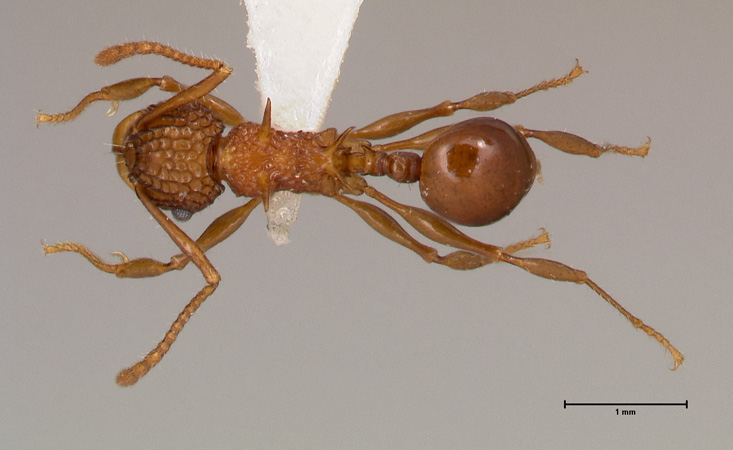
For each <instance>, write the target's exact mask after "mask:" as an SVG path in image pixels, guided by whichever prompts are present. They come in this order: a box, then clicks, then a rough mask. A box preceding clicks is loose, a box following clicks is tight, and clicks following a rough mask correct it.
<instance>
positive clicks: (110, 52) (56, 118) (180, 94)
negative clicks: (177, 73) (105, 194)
mask: <svg viewBox="0 0 733 450" xmlns="http://www.w3.org/2000/svg"><path fill="white" fill-rule="evenodd" d="M150 53H152V54H157V55H160V56H164V57H166V58H169V59H172V60H174V61H177V62H180V63H181V64H187V65H189V66H193V67H198V68H201V69H209V70H212V71H213V73H212V74H210V75H209V76H207V77H206V78H204V79H203V80H201V81H200V82H198V83H196V84H194V85H193V86H190V87H186V86H185V85H183V84H181V83H179V82H177V81H176V80H174V79H173V78H171V77H162V78H150V77H146V78H133V79H130V80H125V81H121V82H119V83H116V84H113V85H110V86H106V87H104V88H102V89H100V90H99V91H97V92H92V93H91V94H89V95H87V96H86V97H84V99H82V101H81V102H79V104H78V105H77V106H76V107H74V108H73V109H72V110H71V111H69V112H66V113H62V114H54V115H48V114H43V113H39V114H38V116H37V118H36V122H37V123H41V122H51V123H59V122H67V121H70V120H73V119H74V118H76V116H78V115H79V114H80V113H81V112H82V111H83V110H84V109H85V108H86V107H87V106H89V105H90V104H91V103H94V102H96V101H100V100H107V101H111V102H112V107H111V108H110V111H109V112H108V113H107V114H108V115H112V114H114V112H115V111H116V110H117V106H118V105H119V102H120V101H121V100H130V99H133V98H136V97H139V96H140V95H142V94H144V93H145V92H147V91H148V90H149V89H150V88H151V87H153V86H159V87H160V89H161V90H164V91H168V92H176V95H174V96H173V97H171V98H169V99H168V100H165V101H163V102H161V103H159V104H157V105H156V106H155V108H154V109H153V110H152V111H150V112H148V113H147V114H146V115H145V116H144V117H142V118H141V119H140V121H139V123H138V124H137V127H138V128H139V129H143V128H144V127H145V124H147V123H150V122H151V121H152V120H154V119H156V118H157V117H160V116H161V115H162V114H165V113H166V112H168V111H170V110H173V109H175V108H178V107H179V106H181V105H185V104H186V103H190V102H192V101H200V102H202V103H204V104H205V105H206V106H208V107H209V108H211V109H212V110H214V111H215V112H217V113H218V114H217V117H220V118H221V119H222V121H224V122H225V123H227V124H228V125H237V124H239V123H241V122H243V121H244V118H242V116H241V115H240V114H239V113H238V112H237V111H236V110H235V109H234V108H233V107H232V106H231V105H229V104H227V103H226V102H225V101H223V100H221V99H219V98H216V97H214V96H207V94H208V93H209V92H211V91H212V90H213V89H214V88H215V87H216V86H218V85H219V83H221V82H222V81H224V80H225V79H226V78H227V77H228V76H229V74H230V73H232V69H231V68H230V67H229V66H228V65H227V64H225V63H224V62H222V61H217V60H212V59H206V58H198V57H196V56H192V55H188V54H186V53H183V52H180V51H178V50H175V49H173V48H172V47H169V46H167V45H163V44H158V43H155V42H145V41H143V42H128V43H126V44H120V45H114V46H112V47H109V48H106V49H104V50H102V51H101V52H99V54H97V56H96V58H95V59H94V61H95V62H96V63H97V64H99V65H101V66H108V65H111V64H115V63H117V62H119V61H120V60H121V59H123V58H128V57H130V56H133V55H139V54H150Z"/></svg>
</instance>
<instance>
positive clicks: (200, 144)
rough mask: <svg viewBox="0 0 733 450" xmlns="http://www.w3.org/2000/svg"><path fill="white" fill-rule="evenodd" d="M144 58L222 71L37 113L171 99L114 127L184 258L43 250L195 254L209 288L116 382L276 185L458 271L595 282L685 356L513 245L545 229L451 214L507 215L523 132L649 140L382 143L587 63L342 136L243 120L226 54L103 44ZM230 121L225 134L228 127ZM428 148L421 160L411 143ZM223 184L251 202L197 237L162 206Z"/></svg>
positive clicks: (526, 176) (133, 264)
mask: <svg viewBox="0 0 733 450" xmlns="http://www.w3.org/2000/svg"><path fill="white" fill-rule="evenodd" d="M138 54H157V55H160V56H164V57H166V58H170V59H172V60H174V61H177V62H179V63H182V64H187V65H189V66H193V67H198V68H201V69H207V70H211V71H212V73H211V74H210V75H209V76H207V77H206V78H204V79H203V80H201V81H200V82H198V83H196V84H194V85H192V86H190V87H188V86H185V85H183V84H181V83H179V82H178V81H176V80H174V79H173V78H171V77H169V76H163V77H161V78H151V77H145V78H133V79H129V80H125V81H122V82H119V83H117V84H113V85H110V86H106V87H104V88H102V89H101V90H99V91H97V92H93V93H91V94H89V95H87V96H86V97H84V99H83V100H82V101H81V102H79V104H78V105H77V106H76V107H75V108H74V109H72V110H70V111H69V112H66V113H62V114H54V115H47V114H43V113H39V114H38V117H37V122H38V123H41V122H51V123H59V122H67V121H70V120H73V119H74V118H75V117H76V116H77V115H79V114H80V113H81V112H82V111H83V110H84V109H85V108H86V107H87V106H88V105H90V104H91V103H93V102H96V101H111V102H112V107H111V109H110V112H109V114H113V113H114V112H115V111H116V110H117V107H118V105H119V102H120V101H122V100H131V99H134V98H136V97H138V96H140V95H142V94H143V93H145V92H146V91H147V90H149V89H150V88H152V87H153V86H157V87H158V88H159V89H161V90H163V91H167V92H172V93H174V95H173V96H172V97H170V98H169V99H167V100H165V101H162V102H160V103H158V104H155V105H152V106H150V107H148V108H146V109H142V110H140V111H137V112H135V113H133V114H131V115H129V116H127V117H126V118H125V119H123V120H122V122H120V123H119V125H117V127H116V128H115V131H114V135H113V147H112V149H113V151H114V153H115V154H116V157H117V169H118V171H119V174H120V176H121V177H122V179H123V180H124V181H125V183H127V185H128V186H130V187H131V188H132V189H133V190H134V191H135V194H137V197H138V198H139V199H140V201H141V202H142V204H143V205H144V206H145V208H146V209H147V210H148V212H149V213H150V214H151V215H152V216H153V217H154V218H155V220H156V221H157V222H158V223H159V224H160V226H161V227H162V228H163V229H164V230H165V231H166V232H167V233H168V235H169V236H170V237H171V239H173V242H175V243H176V245H177V246H178V247H179V248H180V249H181V251H182V252H183V253H181V254H178V255H175V256H173V257H172V258H171V260H170V261H169V262H167V263H163V262H159V261H156V260H153V259H149V258H138V259H132V260H131V259H129V258H128V257H127V256H125V255H124V254H123V253H115V255H117V256H118V257H119V258H120V259H121V262H120V263H118V264H110V263H107V262H105V261H103V260H102V259H100V258H99V257H98V256H96V255H95V254H94V253H92V252H91V251H90V250H89V249H87V248H86V247H85V246H83V245H80V244H76V243H59V244H56V245H45V244H44V246H43V248H44V250H45V252H46V254H51V253H56V252H76V253H79V254H81V255H82V256H84V257H85V258H86V259H88V260H89V261H90V262H91V263H92V264H94V266H96V267H97V268H98V269H100V270H102V271H105V272H108V273H113V274H115V275H117V276H118V277H122V278H140V277H154V276H158V275H161V274H163V273H166V272H169V271H171V270H174V269H175V270H181V269H183V268H184V267H185V266H186V265H187V264H188V262H189V261H192V262H193V263H194V264H195V265H196V267H198V268H199V270H200V271H201V273H202V274H203V276H204V278H205V279H206V286H204V287H203V289H201V290H200V291H199V292H198V293H197V294H196V295H195V296H194V297H193V299H192V300H191V301H190V302H189V303H188V305H187V306H186V307H185V308H184V309H183V311H182V312H181V313H180V314H179V315H178V317H177V318H176V320H175V321H174V322H173V324H172V325H171V327H170V329H169V330H168V332H167V333H166V334H165V336H164V337H163V339H162V340H161V341H160V343H159V344H158V345H157V346H156V347H155V349H153V350H152V351H151V352H150V353H148V354H147V355H146V356H145V357H144V358H143V359H142V360H141V361H139V362H138V363H136V364H134V365H133V366H131V367H129V368H127V369H124V370H122V371H121V372H120V373H119V374H118V375H117V383H118V384H120V385H122V386H128V385H131V384H134V383H135V382H137V381H138V380H139V379H140V378H141V377H142V376H144V375H145V374H146V373H148V372H149V371H150V369H151V368H152V367H153V366H155V365H156V364H157V363H158V362H160V360H161V359H162V358H163V356H164V355H165V354H166V352H167V351H168V349H169V348H170V346H171V345H172V344H173V342H174V341H175V340H176V337H177V336H178V333H180V331H181V330H182V329H183V326H184V325H185V323H186V322H187V321H188V320H189V318H190V317H191V315H192V314H193V313H194V312H195V311H196V310H197V309H198V307H199V306H201V303H203V302H204V300H206V299H207V298H208V297H209V296H210V295H211V294H212V293H213V292H214V290H215V289H216V287H217V285H218V284H219V279H220V277H219V274H218V272H217V271H216V269H215V268H214V266H213V265H212V264H211V262H209V260H208V258H207V257H206V255H205V253H206V251H207V250H209V249H210V248H212V247H213V246H215V245H216V244H218V243H220V242H222V241H223V240H224V239H226V238H228V237H229V236H230V235H231V234H232V233H234V232H235V231H236V230H237V229H238V228H239V227H240V226H241V225H242V224H243V223H244V221H245V220H246V219H247V217H248V216H249V214H250V212H252V210H253V209H254V208H255V207H256V206H257V205H258V204H259V203H260V202H262V203H264V207H265V210H267V208H268V201H269V199H270V195H271V194H272V193H274V192H276V191H292V192H296V193H302V192H307V193H311V194H321V195H325V196H327V197H331V198H334V199H335V200H337V201H338V202H340V203H342V204H344V205H346V206H348V207H349V208H351V209H352V210H354V211H355V212H356V213H357V214H358V215H359V216H360V217H361V218H362V219H363V220H364V221H365V222H366V223H368V224H369V225H370V226H371V227H372V228H374V229H375V230H376V231H377V232H379V233H380V234H382V235H383V236H385V237H387V238H389V239H391V240H393V241H395V242H397V243H398V244H401V245H403V246H405V247H407V248H408V249H410V250H412V251H414V252H415V253H417V254H418V255H420V256H421V257H422V258H423V259H424V260H425V261H426V262H428V263H438V264H443V265H445V266H448V267H450V268H451V269H456V270H471V269H476V268H478V267H482V266H484V265H486V264H489V263H495V262H505V263H509V264H512V265H514V266H517V267H520V268H522V269H524V270H526V271H528V272H530V273H532V274H534V275H537V276H539V277H543V278H548V279H550V280H556V281H570V282H574V283H578V284H585V285H586V286H588V287H590V288H591V289H592V290H593V291H595V292H596V293H597V294H598V295H600V296H601V297H602V298H603V299H604V300H606V301H607V302H608V303H610V304H611V305H612V306H613V307H614V308H616V309H617V310H618V311H620V312H621V314H623V315H624V316H625V317H626V318H627V319H628V320H629V321H630V322H631V323H632V324H633V325H634V327H636V328H640V329H642V330H643V331H644V332H646V333H647V334H648V335H649V336H651V337H653V338H654V339H656V340H657V341H658V342H659V343H660V344H661V345H662V346H663V347H664V348H666V349H667V350H668V351H669V352H670V353H671V354H672V357H673V359H674V367H673V370H674V369H676V368H677V367H679V365H680V364H682V361H683V359H684V357H683V356H682V353H680V352H679V351H678V350H677V349H676V348H675V347H674V346H672V344H670V343H669V341H668V340H667V339H666V338H665V337H664V336H663V335H662V334H661V333H659V332H658V331H656V330H655V329H654V328H652V327H650V326H648V325H646V324H645V323H643V322H642V321H641V320H639V319H638V318H636V317H635V316H633V315H632V314H631V313H629V312H628V311H627V310H626V309H624V308H623V307H622V306H621V305H620V304H619V303H618V302H616V300H614V299H613V298H612V297H611V296H610V295H609V294H607V293H606V292H605V291H604V290H603V289H601V288H600V287H599V286H598V285H597V284H596V283H595V282H593V281H592V280H591V279H590V278H588V276H587V275H586V273H585V272H583V271H581V270H577V269H573V268H572V267H569V266H567V265H565V264H563V263H560V262H557V261H552V260H548V259H541V258H522V257H518V256H516V255H515V253H516V252H518V251H520V250H523V249H526V248H529V247H532V246H534V245H537V244H541V243H549V238H548V237H547V234H546V233H545V232H543V233H542V234H541V235H540V236H538V237H535V238H532V239H528V240H526V241H522V242H519V243H517V244H514V245H511V246H508V247H503V248H502V247H498V246H494V245H490V244H485V243H483V242H479V241H477V240H475V239H472V238H470V237H469V236H467V235H465V234H464V233H462V232H461V231H459V230H458V229H457V228H456V227H454V226H453V225H451V224H450V223H449V221H450V222H455V223H457V224H461V225H468V226H481V225H488V224H490V223H493V222H495V221H497V220H499V219H501V218H502V217H504V216H506V215H507V214H509V213H510V212H511V211H512V209H514V207H515V206H517V204H518V203H519V201H520V200H521V199H522V197H524V195H525V194H526V193H527V192H528V191H529V189H530V187H531V186H532V183H533V181H534V179H535V178H536V177H537V176H538V173H539V164H538V162H537V161H536V160H535V156H534V153H533V152H532V149H531V148H530V146H529V144H528V143H527V139H526V138H535V139H539V140H540V141H543V142H545V143H546V144H548V145H550V146H552V147H554V148H556V149H558V150H561V151H564V152H567V153H571V154H575V155H586V156H591V157H594V158H596V157H598V156H600V155H601V154H603V153H605V152H616V153H622V154H626V155H635V156H642V157H643V156H645V155H646V154H647V152H648V151H649V144H650V141H647V142H646V143H644V144H643V145H641V146H640V147H637V148H630V147H620V146H616V145H606V146H599V145H596V144H593V143H591V142H589V141H587V140H585V139H583V138H581V137H579V136H575V135H573V134H569V133H566V132H562V131H538V130H531V129H528V128H524V127H522V126H511V125H509V124H507V123H505V122H502V121H500V120H498V119H494V118H489V117H481V118H476V119H470V120H466V121H464V122H461V123H458V124H455V125H449V126H443V127H440V128H436V129H434V130H431V131H428V132H425V133H422V134H420V135H418V136H416V137H412V138H409V139H405V140H401V141H396V142H390V143H386V144H379V145H375V144H372V143H370V142H369V140H371V139H384V138H388V137H391V136H395V135H398V134H400V133H402V132H404V131H406V130H408V129H410V128H412V127H414V126H415V125H417V124H419V123H421V122H424V121H426V120H429V119H432V118H435V117H442V116H450V115H452V114H453V113H454V112H455V111H457V110H460V109H466V110H473V111H491V110H494V109H496V108H499V107H500V106H503V105H507V104H511V103H514V102H515V101H516V100H518V99H520V98H522V97H526V96H527V95H529V94H532V93H534V92H538V91H543V90H547V89H550V88H554V87H558V86H562V85H565V84H568V83H570V82H571V81H572V80H573V79H575V78H577V77H578V76H580V75H581V74H583V73H584V70H583V69H582V68H581V67H580V65H579V64H578V63H577V62H576V65H575V67H574V68H573V69H572V70H571V71H570V72H569V73H568V74H567V75H565V76H563V77H560V78H557V79H554V80H550V81H545V82H542V83H539V84H537V85H535V86H533V87H531V88H529V89H525V90H523V91H520V92H483V93H481V94H478V95H475V96H473V97H471V98H469V99H467V100H464V101H461V102H450V101H445V102H442V103H440V104H438V105H436V106H433V107H431V108H426V109H420V110H414V111H406V112H401V113H397V114H392V115H390V116H387V117H384V118H382V119H379V120H377V121H376V122H374V123H372V124H370V125H367V126H366V127H363V128H358V129H354V128H349V129H348V130H346V131H345V132H343V133H341V134H338V133H337V132H336V130H335V129H333V128H329V129H326V130H324V131H321V132H317V133H315V132H305V131H298V132H283V131H279V130H276V129H274V128H272V127H271V125H270V102H269V100H268V102H267V106H266V108H265V113H264V117H263V119H262V124H256V123H253V122H249V121H246V120H245V119H244V118H243V117H242V116H241V115H240V114H239V113H238V112H237V111H236V110H235V109H234V108H233V107H232V106H230V105H229V104H227V103H226V102H224V101H223V100H221V99H219V98H216V97H214V96H213V95H211V94H210V92H211V91H212V90H213V89H214V88H215V87H216V86H217V85H219V83H221V82H222V81H224V80H225V79H226V78H227V77H228V76H229V74H231V73H232V69H231V68H230V67H229V66H228V65H227V64H225V63H224V62H222V61H218V60H213V59H206V58H199V57H196V56H192V55H189V54H186V53H183V52H180V51H178V50H175V49H173V48H171V47H169V46H167V45H163V44H159V43H155V42H129V43H125V44H120V45H115V46H112V47H109V48H107V49H105V50H102V51H101V52H100V53H99V54H98V55H97V57H96V59H95V62H96V63H97V64H99V65H102V66H107V65H110V64H114V63H116V62H118V61H120V60H121V59H124V58H127V57H130V56H133V55H138ZM227 125H228V126H231V127H233V129H232V130H231V131H230V132H229V134H228V135H226V136H224V135H223V130H224V128H225V126H227ZM403 150H413V151H422V152H423V155H422V156H420V155H419V154H417V153H413V152H409V151H403ZM364 175H373V176H382V175H386V176H388V177H390V178H391V179H393V180H395V181H397V182H400V183H415V182H419V183H420V194H421V196H422V198H423V200H424V201H425V203H427V205H428V206H429V207H430V208H431V209H432V210H433V211H434V213H433V212H429V211H427V210H424V209H421V208H416V207H413V206H408V205H404V204H401V203H398V202H396V201H394V200H392V199H391V198H389V197H387V196H386V195H384V194H382V193H381V192H379V191H377V190H376V189H374V188H373V187H371V186H369V184H368V183H367V181H366V180H365V178H364ZM223 182H226V183H227V184H228V185H229V187H230V188H231V190H232V191H233V192H234V194H236V195H237V196H244V197H250V198H251V200H249V202H247V203H246V204H244V205H242V206H239V207H237V208H234V209H232V210H231V211H229V212H227V213H225V214H223V215H222V216H220V217H219V218H217V219H216V220H214V221H213V222H212V223H211V225H209V227H208V228H207V229H206V230H205V231H204V233H203V234H202V235H201V236H200V237H199V238H198V239H197V240H193V239H191V238H190V237H189V236H188V235H187V234H186V233H185V232H183V231H182V230H181V229H180V228H179V227H178V226H177V225H176V224H175V223H174V222H173V221H172V220H170V219H169V218H168V216H166V215H165V214H164V213H163V211H162V210H163V209H166V210H171V211H172V214H173V216H174V217H175V218H176V219H177V220H179V221H184V220H186V219H188V218H190V216H191V215H192V214H193V213H196V212H198V211H200V210H202V209H204V208H206V207H207V206H209V205H210V204H212V203H213V201H214V200H215V199H216V197H217V196H219V194H221V193H222V192H223V191H224V186H223ZM362 194H364V195H366V196H368V197H371V198H373V199H374V200H376V201H377V202H379V203H381V204H382V205H384V206H385V207H386V208H387V209H389V210H391V211H392V212H394V213H396V214H397V215H399V216H401V217H402V218H403V219H404V220H405V221H406V222H407V223H408V224H409V225H410V226H412V227H413V228H414V229H415V230H416V231H417V232H419V233H420V234H422V235H423V236H425V237H426V238H428V239H429V240H431V241H434V242H436V243H439V244H443V245H446V246H449V247H452V248H454V249H456V250H455V251H453V252H452V253H449V254H447V255H439V254H438V251H437V250H436V249H434V248H432V247H430V246H428V245H425V244H423V243H421V242H419V241H418V240H416V239H415V238H413V237H412V236H411V235H410V234H409V233H408V232H407V231H405V229H404V228H403V227H402V226H400V225H399V224H398V222H397V221H396V220H395V219H394V218H393V217H392V215H390V213H388V212H387V211H385V210H384V209H382V208H380V207H378V206H375V205H373V204H371V203H367V202H363V201H360V200H356V199H354V198H352V197H350V196H358V195H362Z"/></svg>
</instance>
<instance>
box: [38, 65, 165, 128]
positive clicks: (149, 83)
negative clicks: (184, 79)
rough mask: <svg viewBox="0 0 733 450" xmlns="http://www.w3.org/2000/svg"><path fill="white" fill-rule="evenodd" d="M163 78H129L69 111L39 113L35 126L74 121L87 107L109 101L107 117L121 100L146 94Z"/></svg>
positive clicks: (110, 86)
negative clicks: (44, 123)
mask: <svg viewBox="0 0 733 450" xmlns="http://www.w3.org/2000/svg"><path fill="white" fill-rule="evenodd" d="M162 82H163V78H149V77H146V78H131V79H129V80H125V81H120V82H119V83H115V84H112V85H109V86H105V87H103V88H102V89H100V90H98V91H96V92H92V93H90V94H87V96H86V97H84V98H83V99H82V100H81V101H80V102H79V104H77V105H76V106H75V107H74V108H72V109H71V110H70V111H68V112H65V113H59V114H44V113H41V112H39V113H38V115H37V116H36V125H38V124H40V123H43V122H50V123H61V122H70V121H72V120H74V119H75V118H76V117H77V116H78V115H79V114H81V112H82V111H84V110H85V109H86V107H87V106H89V105H91V104H92V103H94V102H98V101H110V102H112V105H111V106H110V108H109V111H108V112H107V115H108V116H111V115H113V114H114V113H115V112H117V107H118V106H119V103H120V101H121V100H132V99H133V98H137V97H139V96H141V95H143V94H144V93H146V92H147V91H148V90H149V89H150V88H152V87H153V86H160V85H161V83H162Z"/></svg>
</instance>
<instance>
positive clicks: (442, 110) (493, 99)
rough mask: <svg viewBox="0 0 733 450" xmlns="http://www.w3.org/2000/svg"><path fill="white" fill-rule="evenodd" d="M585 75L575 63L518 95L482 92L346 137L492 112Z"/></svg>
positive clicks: (395, 117) (378, 134) (373, 135)
mask: <svg viewBox="0 0 733 450" xmlns="http://www.w3.org/2000/svg"><path fill="white" fill-rule="evenodd" d="M583 73H585V70H583V68H582V67H580V64H579V63H578V62H577V61H576V62H575V67H573V69H572V70H571V71H570V72H568V74H566V75H564V76H562V77H560V78H555V79H552V80H549V81H543V82H541V83H538V84H536V85H534V86H532V87H531V88H529V89H525V90H523V91H519V92H498V91H496V92H482V93H480V94H477V95H474V96H473V97H471V98H469V99H467V100H463V101H462V102H451V101H449V100H446V101H444V102H443V103H440V104H438V105H435V106H433V107H432V108H425V109H417V110H414V111H405V112H400V113H396V114H391V115H389V116H387V117H383V118H381V119H379V120H377V121H376V122H373V123H371V124H369V125H367V126H365V127H363V128H360V129H358V130H354V131H352V132H351V134H350V135H349V137H350V138H353V139H384V138H388V137H391V136H395V135H397V134H400V133H402V132H404V131H406V130H409V129H410V128H412V127H414V126H415V125H417V124H419V123H422V122H424V121H426V120H429V119H433V118H435V117H444V116H450V115H453V113H455V112H456V111H458V110H459V109H468V110H472V111H491V110H494V109H497V108H499V107H501V106H504V105H508V104H511V103H514V102H515V101H517V100H519V99H520V98H522V97H526V96H528V95H529V94H533V93H535V92H538V91H544V90H547V89H551V88H555V87H559V86H563V85H566V84H568V83H570V82H572V81H573V80H574V79H575V78H577V77H579V76H580V75H582V74H583Z"/></svg>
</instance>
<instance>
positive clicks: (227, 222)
mask: <svg viewBox="0 0 733 450" xmlns="http://www.w3.org/2000/svg"><path fill="white" fill-rule="evenodd" d="M260 202H261V199H259V198H253V199H252V200H250V201H249V202H247V203H246V204H244V205H242V206H238V207H236V208H234V209H232V210H231V211H228V212H226V213H224V214H222V215H221V216H220V217H218V218H217V219H216V220H214V221H213V222H212V223H211V225H209V226H208V228H206V231H204V232H203V233H202V234H201V236H200V237H199V238H198V239H197V240H196V245H198V246H199V247H200V248H201V249H202V250H203V251H204V252H206V251H208V250H209V249H210V248H212V247H214V246H215V245H217V244H218V243H220V242H222V241H223V240H225V239H226V238H228V237H229V236H231V235H232V234H234V232H236V231H237V230H238V229H239V227H241V226H242V224H244V221H245V220H247V217H249V214H250V213H251V212H252V210H253V209H254V208H255V207H256V206H257V205H259V204H260ZM43 251H44V252H45V253H46V254H47V255H51V254H53V253H61V252H75V253H79V254H80V255H82V256H83V257H85V258H86V259H87V260H88V261H89V262H90V263H92V264H93V265H94V266H95V267H96V268H97V269H99V270H101V271H103V272H107V273H113V274H115V275H116V276H117V277H119V278H148V277H157V276H159V275H162V274H164V273H167V272H170V271H171V270H181V269H183V268H184V267H186V265H188V263H189V262H190V261H191V259H190V258H189V257H188V256H187V255H186V254H185V253H179V254H177V255H175V256H173V257H171V259H170V261H169V262H167V263H164V262H161V261H157V260H155V259H151V258H136V259H132V260H131V259H129V258H128V257H127V256H126V255H125V254H124V253H122V252H114V253H112V254H113V255H115V256H117V257H119V258H120V259H121V260H122V262H120V263H117V264H111V263H108V262H106V261H104V260H103V259H102V258H100V257H99V256H97V255H96V254H95V253H94V252H92V251H91V250H89V248H87V247H86V246H84V245H82V244H77V243H75V242H59V243H58V244H55V245H46V244H45V243H44V244H43Z"/></svg>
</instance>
